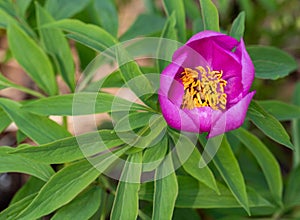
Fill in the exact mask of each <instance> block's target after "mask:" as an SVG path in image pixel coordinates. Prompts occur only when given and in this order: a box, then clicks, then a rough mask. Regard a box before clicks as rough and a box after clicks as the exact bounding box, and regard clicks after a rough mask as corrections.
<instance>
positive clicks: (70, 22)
mask: <svg viewBox="0 0 300 220" xmlns="http://www.w3.org/2000/svg"><path fill="white" fill-rule="evenodd" d="M50 1H51V0H50ZM68 2H69V1H68ZM72 4H73V3H72ZM47 27H57V28H61V29H62V30H64V31H67V32H70V34H68V35H67V36H68V37H69V38H71V39H74V40H75V41H77V42H79V43H81V44H83V45H86V46H88V47H90V48H92V49H94V50H96V51H100V52H101V51H104V50H106V49H107V48H110V47H112V46H114V45H115V44H116V43H117V40H116V39H115V38H114V37H113V36H112V35H110V34H109V33H108V32H107V31H105V30H104V29H102V28H100V27H98V26H96V25H93V24H85V23H83V22H81V21H79V20H74V19H64V20H61V21H57V22H55V23H52V24H51V25H50V24H49V25H47Z"/></svg>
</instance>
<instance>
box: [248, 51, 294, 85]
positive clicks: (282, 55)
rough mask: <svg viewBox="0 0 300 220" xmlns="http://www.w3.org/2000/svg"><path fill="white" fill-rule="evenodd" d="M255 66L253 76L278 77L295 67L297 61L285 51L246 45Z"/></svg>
mask: <svg viewBox="0 0 300 220" xmlns="http://www.w3.org/2000/svg"><path fill="white" fill-rule="evenodd" d="M247 50H248V52H249V55H250V57H251V59H252V61H253V64H254V66H255V76H256V77H257V78H261V79H274V80H275V79H278V78H282V77H285V76H287V75H288V74H289V73H291V72H293V71H294V70H296V69H297V63H296V61H295V60H294V58H293V57H291V56H290V55H289V54H287V53H286V52H284V51H282V50H279V49H277V48H274V47H268V46H251V47H247Z"/></svg>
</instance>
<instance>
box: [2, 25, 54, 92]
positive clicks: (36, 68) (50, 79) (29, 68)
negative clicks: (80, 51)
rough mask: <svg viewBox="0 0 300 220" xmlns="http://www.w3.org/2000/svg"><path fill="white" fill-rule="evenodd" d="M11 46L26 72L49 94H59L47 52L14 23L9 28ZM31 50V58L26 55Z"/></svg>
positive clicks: (8, 34) (8, 35)
mask: <svg viewBox="0 0 300 220" xmlns="http://www.w3.org/2000/svg"><path fill="white" fill-rule="evenodd" d="M7 37H8V43H9V47H10V49H11V51H12V53H13V55H14V57H15V58H16V60H17V61H18V63H19V64H20V65H21V66H22V67H23V68H24V69H25V71H26V73H27V74H29V75H30V77H31V78H32V79H33V81H35V82H36V83H37V85H38V86H39V87H40V88H41V89H43V90H44V91H45V92H46V93H47V94H49V95H55V94H57V92H58V90H57V84H56V79H55V75H54V71H53V68H52V65H51V62H50V60H49V58H48V57H47V55H46V54H45V52H44V51H43V50H42V49H41V48H40V47H39V46H38V45H37V44H36V43H35V42H34V41H33V40H32V39H31V38H30V37H29V36H28V35H27V34H26V33H25V32H24V31H23V30H21V28H20V27H18V26H17V25H16V24H14V23H10V24H9V25H8V28H7ZM24 51H30V59H28V57H27V56H24Z"/></svg>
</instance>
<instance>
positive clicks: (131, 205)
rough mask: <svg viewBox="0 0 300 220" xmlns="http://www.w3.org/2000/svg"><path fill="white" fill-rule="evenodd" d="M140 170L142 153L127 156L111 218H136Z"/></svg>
mask: <svg viewBox="0 0 300 220" xmlns="http://www.w3.org/2000/svg"><path fill="white" fill-rule="evenodd" d="M141 171H142V153H141V152H139V153H136V154H131V155H129V156H128V158H127V161H126V163H125V166H124V168H123V171H122V175H121V179H120V181H119V184H118V187H117V191H116V196H115V200H114V204H113V207H112V212H111V219H112V220H114V219H117V220H119V219H136V218H137V216H138V210H139V197H138V191H139V189H140V178H141Z"/></svg>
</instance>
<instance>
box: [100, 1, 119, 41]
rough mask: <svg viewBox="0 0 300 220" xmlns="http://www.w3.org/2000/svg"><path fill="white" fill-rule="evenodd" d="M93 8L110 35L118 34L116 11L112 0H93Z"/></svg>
mask: <svg viewBox="0 0 300 220" xmlns="http://www.w3.org/2000/svg"><path fill="white" fill-rule="evenodd" d="M94 9H95V11H96V16H97V18H98V20H99V21H100V24H101V26H102V27H103V28H104V29H105V30H107V31H108V32H109V33H110V34H111V35H112V36H117V34H118V25H119V24H118V23H119V22H118V11H117V9H116V5H115V3H114V1H113V0H106V1H103V0H94Z"/></svg>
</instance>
